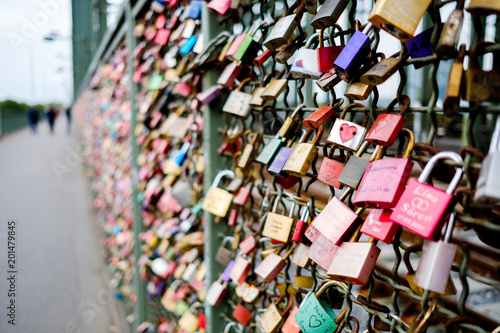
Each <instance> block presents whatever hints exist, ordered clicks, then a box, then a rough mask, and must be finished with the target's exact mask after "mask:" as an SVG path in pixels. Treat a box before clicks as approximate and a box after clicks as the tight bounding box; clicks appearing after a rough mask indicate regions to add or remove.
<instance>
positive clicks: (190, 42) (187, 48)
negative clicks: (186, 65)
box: [179, 36, 198, 55]
mask: <svg viewBox="0 0 500 333" xmlns="http://www.w3.org/2000/svg"><path fill="white" fill-rule="evenodd" d="M197 41H198V36H191V37H189V38H188V39H187V41H186V42H185V43H184V44H183V45H182V46H181V48H180V49H179V52H180V53H182V54H184V55H186V54H188V53H189V52H191V50H192V49H193V47H194V45H195V44H196V42H197Z"/></svg>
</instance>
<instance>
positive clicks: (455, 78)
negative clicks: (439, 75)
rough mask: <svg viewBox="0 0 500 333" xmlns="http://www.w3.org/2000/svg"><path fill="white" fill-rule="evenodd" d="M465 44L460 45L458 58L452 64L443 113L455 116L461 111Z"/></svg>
mask: <svg viewBox="0 0 500 333" xmlns="http://www.w3.org/2000/svg"><path fill="white" fill-rule="evenodd" d="M465 51H466V47H465V44H462V45H460V48H459V51H458V57H457V60H456V61H455V62H454V63H453V64H452V65H451V68H450V73H449V75H448V84H447V85H446V92H445V94H444V101H443V113H444V115H445V116H447V117H453V116H455V115H457V114H458V113H459V112H460V98H461V93H462V88H463V75H464V56H465Z"/></svg>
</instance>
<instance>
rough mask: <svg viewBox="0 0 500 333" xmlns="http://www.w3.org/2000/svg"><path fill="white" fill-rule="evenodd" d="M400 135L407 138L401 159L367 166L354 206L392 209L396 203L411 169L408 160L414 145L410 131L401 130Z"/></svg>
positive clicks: (390, 159)
mask: <svg viewBox="0 0 500 333" xmlns="http://www.w3.org/2000/svg"><path fill="white" fill-rule="evenodd" d="M402 133H403V134H405V135H406V136H407V137H408V141H407V144H406V149H405V153H404V155H403V158H385V159H377V160H375V161H373V162H370V164H368V166H367V168H366V171H365V174H364V175H363V178H362V179H361V182H360V183H359V186H358V190H357V191H356V196H355V197H354V199H353V200H352V203H353V204H355V205H356V206H359V207H371V208H393V207H394V206H395V205H396V203H397V202H398V200H399V197H400V196H401V194H402V193H403V191H404V188H405V186H406V182H407V181H408V178H410V174H411V171H412V169H413V162H412V161H410V159H409V158H410V155H411V152H412V150H413V145H414V143H415V136H414V135H413V132H412V131H411V130H409V129H407V128H403V132H402ZM380 151H383V150H380Z"/></svg>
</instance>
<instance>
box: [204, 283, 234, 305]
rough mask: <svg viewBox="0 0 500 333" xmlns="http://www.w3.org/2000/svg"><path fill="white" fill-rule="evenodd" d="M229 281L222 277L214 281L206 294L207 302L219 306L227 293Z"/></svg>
mask: <svg viewBox="0 0 500 333" xmlns="http://www.w3.org/2000/svg"><path fill="white" fill-rule="evenodd" d="M228 283H229V281H223V280H222V279H221V278H219V279H218V280H216V281H214V282H213V283H212V285H211V286H210V288H208V291H207V295H206V296H205V300H206V302H207V304H209V305H211V306H219V305H220V304H221V303H222V301H223V300H224V297H225V296H226V294H227V285H228Z"/></svg>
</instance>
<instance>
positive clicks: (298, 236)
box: [292, 202, 311, 243]
mask: <svg viewBox="0 0 500 333" xmlns="http://www.w3.org/2000/svg"><path fill="white" fill-rule="evenodd" d="M310 207H311V203H310V202H308V203H307V205H306V207H305V211H304V212H303V213H302V216H301V217H300V219H299V220H298V221H297V224H295V229H294V231H293V235H292V241H294V242H299V243H300V242H302V239H303V238H304V232H305V231H306V228H307V227H308V226H309V224H308V223H307V221H308V220H309V213H310V212H309V209H310Z"/></svg>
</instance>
